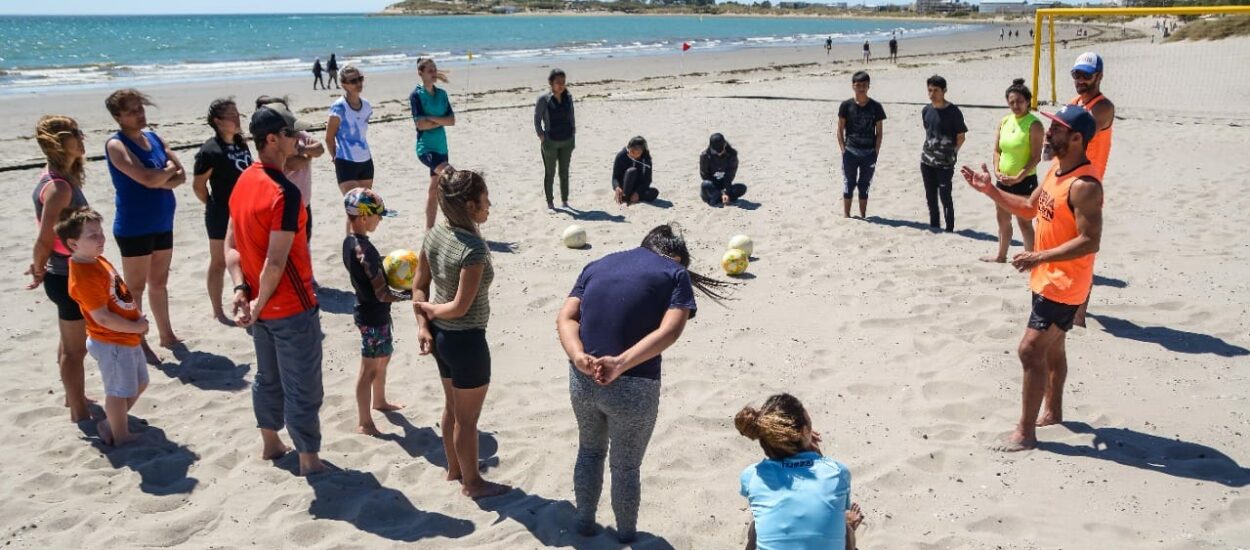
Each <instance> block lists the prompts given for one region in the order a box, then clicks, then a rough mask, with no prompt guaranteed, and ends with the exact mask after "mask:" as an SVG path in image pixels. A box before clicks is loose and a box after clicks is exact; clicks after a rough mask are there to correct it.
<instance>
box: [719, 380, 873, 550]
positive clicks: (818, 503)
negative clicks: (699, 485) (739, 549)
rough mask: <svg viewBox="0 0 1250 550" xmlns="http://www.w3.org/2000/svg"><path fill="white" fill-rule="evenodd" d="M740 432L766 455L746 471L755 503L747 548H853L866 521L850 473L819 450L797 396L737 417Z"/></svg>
mask: <svg viewBox="0 0 1250 550" xmlns="http://www.w3.org/2000/svg"><path fill="white" fill-rule="evenodd" d="M734 426H735V427H737V428H738V433H741V434H742V435H744V436H746V437H748V438H750V439H753V440H759V442H760V447H761V448H762V449H763V450H764V454H765V455H767V457H768V458H766V459H765V460H762V461H760V462H759V463H757V464H753V465H751V466H748V467H747V468H746V469H745V470H743V471H742V475H741V479H740V482H741V487H740V489H741V493H742V496H744V497H747V501H748V503H749V504H750V507H751V516H752V520H753V521H752V522H751V529H750V531H748V533H747V546H746V547H747V548H748V549H753V548H759V549H760V550H769V549H772V550H777V549H785V550H818V549H819V550H831V549H832V550H841V549H843V548H845V549H846V550H854V548H855V529H856V528H857V527H859V523H860V521H862V520H863V514H862V513H861V512H860V510H859V505H857V504H852V503H851V472H850V470H848V469H847V468H846V466H845V465H843V464H842V463H841V462H838V461H836V460H833V459H832V458H829V457H826V456H824V455H823V454H822V453H821V452H820V434H819V433H817V432H816V431H814V430H812V417H811V416H810V415H808V414H807V410H806V409H805V408H803V403H801V402H799V400H798V398H796V397H794V396H793V395H790V394H788V393H779V394H777V395H774V396H772V397H769V398H768V400H767V401H764V405H763V406H762V407H760V408H759V409H755V408H752V407H749V406H748V407H743V408H742V410H741V411H739V412H738V414H737V416H735V417H734Z"/></svg>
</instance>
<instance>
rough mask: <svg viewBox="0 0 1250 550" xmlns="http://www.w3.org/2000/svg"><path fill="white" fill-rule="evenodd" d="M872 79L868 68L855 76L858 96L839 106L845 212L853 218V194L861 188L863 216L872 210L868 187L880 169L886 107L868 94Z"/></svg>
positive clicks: (852, 87) (855, 90) (860, 201)
mask: <svg viewBox="0 0 1250 550" xmlns="http://www.w3.org/2000/svg"><path fill="white" fill-rule="evenodd" d="M870 84H871V79H870V78H869V76H868V73H867V72H865V71H859V72H857V73H855V75H854V76H852V77H851V90H853V91H854V92H855V97H853V98H851V99H848V100H846V101H843V102H842V105H841V106H840V107H838V149H840V150H841V151H842V181H843V183H842V214H843V216H845V217H847V218H849V217H851V195H852V194H853V193H854V191H855V189H859V217H861V218H863V217H865V216H867V213H868V186H869V185H871V184H872V175H873V173H874V172H875V171H876V169H877V155H878V154H879V153H880V152H881V137H882V136H883V131H884V130H883V124H882V121H884V120H885V109H883V108H882V107H881V104H880V103H877V102H876V100H874V99H872V98H870V97H868V88H869V85H870Z"/></svg>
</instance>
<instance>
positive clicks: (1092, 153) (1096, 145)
mask: <svg viewBox="0 0 1250 550" xmlns="http://www.w3.org/2000/svg"><path fill="white" fill-rule="evenodd" d="M1104 99H1107V98H1106V97H1104V96H1103V95H1102V94H1098V96H1097V97H1095V98H1094V99H1093V101H1090V102H1089V104H1084V103H1081V96H1076V97H1075V98H1073V99H1072V103H1073V104H1074V105H1080V106H1081V107H1084V108H1085V109H1086V110H1089V111H1090V112H1091V113H1092V112H1093V109H1094V105H1097V104H1098V102H1099V101H1102V100H1104ZM1113 122H1114V121H1113ZM1111 130H1112V127H1111V126H1108V127H1107V129H1106V130H1098V131H1097V132H1094V139H1091V140H1089V145H1086V146H1085V158H1087V159H1089V162H1090V164H1093V165H1094V174H1095V175H1096V176H1098V181H1099V182H1101V181H1102V176H1103V174H1104V173H1106V172H1107V159H1108V158H1111Z"/></svg>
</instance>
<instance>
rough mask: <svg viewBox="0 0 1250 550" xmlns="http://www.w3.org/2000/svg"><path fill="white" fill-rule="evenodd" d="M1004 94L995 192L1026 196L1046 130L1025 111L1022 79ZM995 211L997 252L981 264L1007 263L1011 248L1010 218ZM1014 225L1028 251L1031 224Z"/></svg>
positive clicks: (1027, 95)
mask: <svg viewBox="0 0 1250 550" xmlns="http://www.w3.org/2000/svg"><path fill="white" fill-rule="evenodd" d="M1006 95H1007V106H1008V107H1010V108H1011V114H1008V115H1007V116H1005V117H1003V119H1002V120H1001V121H1000V122H999V123H998V138H997V139H995V140H994V177H995V178H996V179H997V180H998V183H997V185H998V188H999V189H1002V190H1003V191H1005V192H1007V193H1011V194H1013V195H1022V196H1026V197H1027V196H1029V195H1032V194H1033V191H1034V190H1036V189H1037V163H1039V162H1041V160H1042V143H1043V142H1044V141H1045V136H1046V130H1045V129H1044V128H1043V127H1042V121H1040V120H1038V118H1037V115H1034V114H1033V113H1032V111H1030V110H1029V105H1030V103H1031V102H1032V100H1033V94H1032V92H1030V91H1029V88H1028V86H1025V85H1024V79H1023V78H1017V79H1016V80H1015V81H1014V82H1012V83H1011V86H1009V87H1008V88H1007V94H1006ZM995 208H996V209H997V211H998V212H997V214H998V253H997V254H995V255H992V256H983V257H982V258H981V261H983V262H997V263H1004V262H1006V261H1007V249H1008V248H1009V247H1010V246H1011V237H1012V229H1011V218H1012V215H1011V213H1010V212H1008V211H1006V210H1004V209H1003V208H1002V207H1000V206H995ZM1016 223H1017V224H1019V226H1020V236H1021V237H1022V240H1023V241H1024V250H1025V251H1032V250H1033V222H1032V221H1031V220H1026V219H1024V218H1020V217H1016Z"/></svg>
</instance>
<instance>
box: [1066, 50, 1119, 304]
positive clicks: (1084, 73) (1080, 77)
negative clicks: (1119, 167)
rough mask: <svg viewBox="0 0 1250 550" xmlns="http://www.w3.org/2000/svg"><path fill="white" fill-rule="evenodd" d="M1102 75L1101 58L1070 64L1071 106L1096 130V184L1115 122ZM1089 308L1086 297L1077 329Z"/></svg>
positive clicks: (1091, 152) (1088, 151)
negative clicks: (1087, 115)
mask: <svg viewBox="0 0 1250 550" xmlns="http://www.w3.org/2000/svg"><path fill="white" fill-rule="evenodd" d="M1102 75H1103V73H1102V56H1100V55H1098V54H1096V53H1093V52H1085V53H1083V54H1081V55H1080V56H1078V57H1077V58H1076V63H1074V64H1073V65H1072V84H1073V86H1074V87H1075V88H1076V93H1077V96H1076V97H1074V98H1072V101H1071V103H1072V104H1074V105H1080V106H1081V107H1084V108H1085V109H1087V110H1088V111H1089V112H1090V113H1091V114H1093V115H1094V121H1095V122H1097V123H1098V131H1097V132H1096V133H1095V134H1094V137H1093V139H1090V140H1089V145H1088V146H1087V147H1086V148H1085V156H1086V157H1087V158H1089V162H1090V164H1092V165H1094V172H1095V174H1097V176H1098V181H1099V182H1102V181H1103V176H1104V174H1106V173H1107V161H1108V160H1109V159H1110V158H1111V134H1112V130H1111V125H1112V124H1113V123H1115V104H1114V103H1112V102H1111V100H1110V99H1108V98H1107V96H1105V95H1102ZM1088 309H1089V298H1086V299H1085V303H1083V304H1081V309H1080V310H1078V311H1077V312H1076V321H1075V324H1076V326H1078V327H1084V326H1085V313H1086V311H1087V310H1088Z"/></svg>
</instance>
